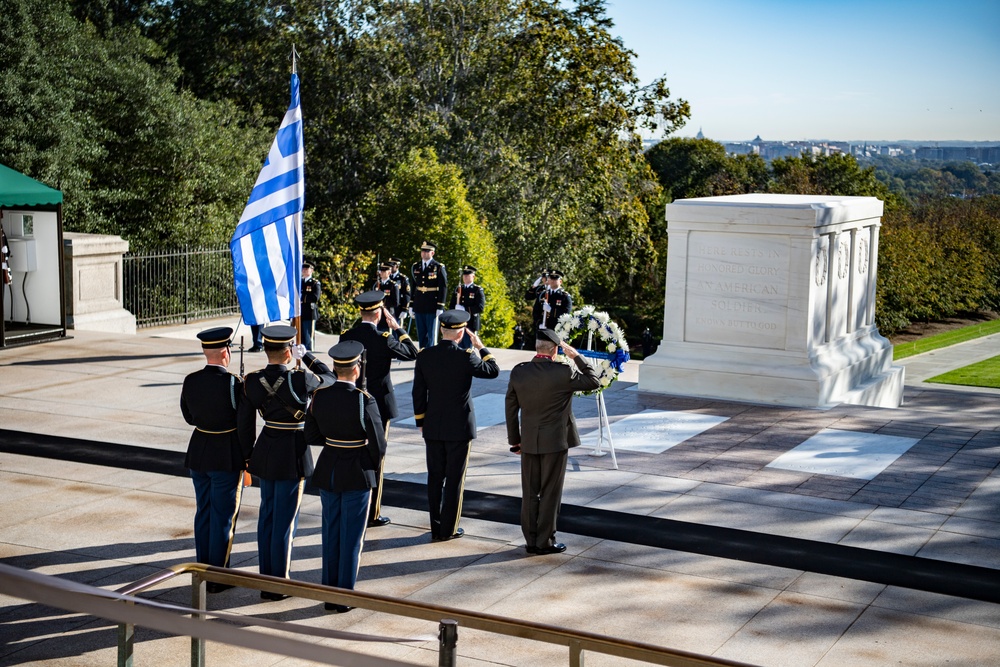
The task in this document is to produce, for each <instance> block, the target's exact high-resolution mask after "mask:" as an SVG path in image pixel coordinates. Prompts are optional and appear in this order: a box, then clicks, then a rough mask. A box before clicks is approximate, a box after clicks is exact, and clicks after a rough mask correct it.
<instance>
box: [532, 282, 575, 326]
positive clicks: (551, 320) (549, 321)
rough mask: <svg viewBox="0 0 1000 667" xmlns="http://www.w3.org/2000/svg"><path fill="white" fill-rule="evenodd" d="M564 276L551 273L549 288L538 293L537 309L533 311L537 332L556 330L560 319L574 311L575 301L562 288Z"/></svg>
mask: <svg viewBox="0 0 1000 667" xmlns="http://www.w3.org/2000/svg"><path fill="white" fill-rule="evenodd" d="M562 277H563V274H562V273H561V272H559V271H554V270H553V271H549V278H548V287H547V288H546V289H545V290H543V291H541V292H539V293H538V299H537V300H536V301H535V307H534V308H533V309H532V311H531V317H532V320H534V322H535V331H538V330H540V329H555V328H556V323H557V322H558V321H559V318H560V317H561V316H563V315H565V314H566V313H570V312H572V311H573V299H572V298H571V297H570V295H569V294H568V293H566V292H565V291H564V290H563V288H562Z"/></svg>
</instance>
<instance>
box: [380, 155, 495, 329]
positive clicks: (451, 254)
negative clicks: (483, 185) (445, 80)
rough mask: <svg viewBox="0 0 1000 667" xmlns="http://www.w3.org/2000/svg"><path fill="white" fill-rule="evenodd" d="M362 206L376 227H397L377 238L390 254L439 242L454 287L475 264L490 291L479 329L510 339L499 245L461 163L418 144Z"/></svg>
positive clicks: (411, 253)
mask: <svg viewBox="0 0 1000 667" xmlns="http://www.w3.org/2000/svg"><path fill="white" fill-rule="evenodd" d="M363 211H364V215H365V218H366V219H367V220H369V221H370V223H371V226H372V227H373V228H378V229H387V230H396V233H394V234H392V236H389V237H375V238H373V239H372V240H373V241H374V240H376V239H377V241H378V250H379V251H380V252H382V253H385V254H386V255H395V256H398V257H401V258H406V257H413V256H415V255H414V253H415V252H416V249H417V248H419V247H420V245H421V244H422V242H423V241H425V240H429V241H431V242H432V243H435V244H436V245H437V246H438V251H437V252H436V253H435V258H436V259H438V261H440V262H441V263H443V264H444V265H445V266H446V267H448V269H449V274H450V275H449V278H448V279H449V285H448V289H449V291H452V290H454V289H455V288H456V287H457V284H458V283H457V282H456V281H457V280H458V279H459V276H460V275H461V272H460V270H459V269H460V267H462V266H464V265H467V264H470V265H472V266H475V267H476V269H477V271H476V279H477V281H478V282H479V284H480V285H481V286H482V287H483V289H484V290H485V291H486V310H485V311H484V313H483V317H482V329H481V334H480V335H481V336H482V337H483V341H484V342H487V344H490V345H495V346H502V347H508V346H509V345H510V343H511V339H512V336H513V327H514V308H513V305H512V303H511V300H510V297H509V296H508V294H507V288H506V283H505V282H504V280H503V276H502V275H501V273H500V268H499V266H498V265H497V250H496V245H495V244H494V242H493V236H492V234H490V231H489V229H488V228H487V226H486V223H485V222H484V221H482V220H481V219H480V218H479V217H478V216H477V215H476V212H475V210H474V209H473V208H472V206H471V205H470V204H469V202H468V200H467V189H466V187H465V183H463V182H462V175H461V172H460V171H459V169H458V168H457V167H455V166H454V165H447V164H441V163H440V162H439V161H438V158H437V154H436V153H435V152H434V150H433V149H423V150H420V149H414V150H412V151H411V152H410V155H409V156H408V157H407V159H406V161H405V162H403V163H402V164H400V165H398V166H397V167H396V169H395V170H393V173H392V175H391V178H390V180H389V182H388V183H386V184H385V185H384V186H383V187H381V188H379V189H377V190H374V191H373V192H372V193H370V195H369V197H368V198H367V199H366V201H365V203H364V205H363ZM402 270H404V271H405V270H407V267H403V268H402Z"/></svg>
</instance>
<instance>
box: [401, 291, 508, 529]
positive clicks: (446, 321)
mask: <svg viewBox="0 0 1000 667" xmlns="http://www.w3.org/2000/svg"><path fill="white" fill-rule="evenodd" d="M468 321H469V314H468V313H466V312H463V311H461V310H448V311H445V312H444V313H443V314H442V315H441V338H442V340H441V342H440V343H438V344H437V345H435V346H433V347H429V348H426V349H423V350H421V351H420V353H419V354H418V355H417V364H416V367H415V368H414V371H413V417H414V419H415V420H416V423H417V426H418V427H420V432H421V434H422V435H423V437H424V443H425V444H426V450H427V501H428V505H429V509H430V524H431V539H432V540H434V541H440V540H452V539H455V538H458V537H462V535H464V534H465V531H463V530H462V529H461V528H459V527H458V522H459V519H460V518H461V515H462V493H463V488H464V486H465V468H466V465H467V464H468V461H469V452H470V450H471V447H472V440H473V439H474V438H475V437H476V411H475V408H474V406H473V404H472V396H471V393H470V392H471V389H472V378H484V379H492V378H496V377H497V376H498V375H500V367H499V366H498V365H497V362H496V359H494V358H493V355H492V354H490V351H489V350H487V349H486V348H485V347H483V343H482V341H480V340H479V337H478V336H477V335H476V334H474V333H472V332H471V331H468V330H467V329H466V323H468ZM463 337H467V338H468V339H469V342H470V344H471V345H472V347H473V348H474V350H473V349H468V350H463V349H461V348H459V346H458V343H459V341H460V340H461V339H462V338H463Z"/></svg>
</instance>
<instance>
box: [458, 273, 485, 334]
mask: <svg viewBox="0 0 1000 667" xmlns="http://www.w3.org/2000/svg"><path fill="white" fill-rule="evenodd" d="M475 280H476V267H474V266H463V267H462V283H461V284H460V285H459V286H458V288H457V289H456V290H455V293H454V294H453V295H452V297H451V307H452V308H454V309H456V310H464V311H465V312H467V313H468V314H469V324H468V328H469V331H472V332H474V333H479V326H480V324H481V318H482V315H483V311H484V310H486V291H485V290H484V289H483V288H482V287H480V286H479V285H477V284H476V283H475Z"/></svg>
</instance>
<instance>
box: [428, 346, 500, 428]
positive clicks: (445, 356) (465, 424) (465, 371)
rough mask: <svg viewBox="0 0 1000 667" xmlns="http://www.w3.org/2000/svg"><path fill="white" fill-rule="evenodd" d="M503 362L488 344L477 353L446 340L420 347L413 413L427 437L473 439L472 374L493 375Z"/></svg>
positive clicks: (474, 418)
mask: <svg viewBox="0 0 1000 667" xmlns="http://www.w3.org/2000/svg"><path fill="white" fill-rule="evenodd" d="M499 375H500V366H498V365H497V362H496V359H494V358H493V355H492V354H490V351H489V350H487V349H486V348H485V347H484V348H483V349H482V350H481V351H480V353H479V354H476V353H475V351H474V350H471V349H470V350H463V349H461V348H459V347H458V345H457V344H456V343H455V342H454V341H451V340H443V341H441V342H440V343H438V344H437V345H434V346H433V347H428V348H425V349H423V350H421V351H420V353H419V354H418V355H417V365H416V367H415V368H414V371H413V416H414V419H415V420H416V422H417V426H422V427H423V436H424V439H425V440H452V441H462V440H472V439H474V438H475V437H476V413H475V410H474V409H473V406H472V396H471V393H470V390H471V389H472V378H474V377H476V378H484V379H492V378H495V377H497V376H499Z"/></svg>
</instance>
